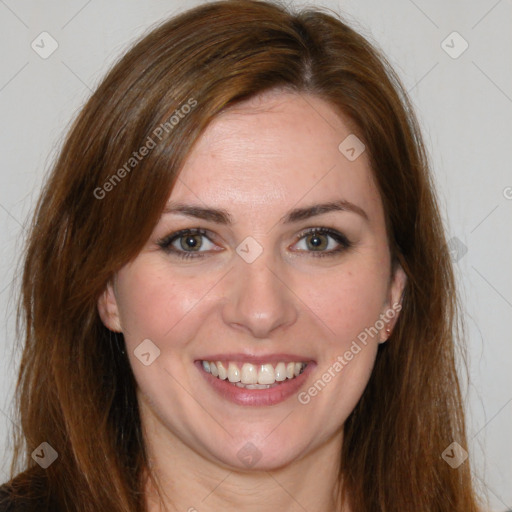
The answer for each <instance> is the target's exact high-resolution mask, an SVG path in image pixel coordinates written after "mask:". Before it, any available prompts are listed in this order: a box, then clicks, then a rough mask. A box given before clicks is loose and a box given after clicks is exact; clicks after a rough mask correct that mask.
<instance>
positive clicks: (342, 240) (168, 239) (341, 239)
mask: <svg viewBox="0 0 512 512" xmlns="http://www.w3.org/2000/svg"><path fill="white" fill-rule="evenodd" d="M208 233H209V232H208V231H207V230H205V229H201V228H188V229H182V230H180V231H176V232H175V233H171V234H169V235H167V236H165V237H164V238H162V239H160V240H158V241H157V245H159V246H160V247H161V248H162V249H163V250H164V251H165V252H167V253H171V254H174V255H176V256H177V257H178V258H181V259H194V258H203V257H204V256H205V255H206V254H207V251H201V252H198V251H180V250H177V249H176V248H174V247H172V243H173V242H174V241H175V240H179V239H180V238H181V237H184V236H185V235H201V236H204V237H206V238H208ZM311 235H328V236H330V237H331V238H332V239H334V240H335V241H336V242H337V243H338V244H340V247H338V248H337V249H331V250H330V251H320V252H317V251H305V252H309V253H311V255H312V256H313V257H314V258H323V257H333V256H336V255H339V254H340V253H342V252H344V251H345V250H347V249H349V248H350V247H352V243H351V242H350V241H349V240H348V238H347V237H346V236H345V235H343V234H341V233H339V232H338V231H335V230H333V229H329V228H309V229H306V230H304V231H302V232H301V233H300V234H299V235H298V237H297V242H299V241H300V240H302V239H303V238H305V237H307V236H311ZM210 242H211V240H210Z"/></svg>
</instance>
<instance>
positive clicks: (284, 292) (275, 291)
mask: <svg viewBox="0 0 512 512" xmlns="http://www.w3.org/2000/svg"><path fill="white" fill-rule="evenodd" d="M287 281H289V279H287V276H286V275H285V270H284V268H283V266H282V265H279V264H278V263H277V262H276V260H275V258H273V257H272V255H271V254H269V253H266V252H265V251H264V252H263V254H261V255H260V256H259V257H258V258H257V259H256V260H255V261H253V262H252V263H247V262H246V261H244V260H243V259H242V258H238V259H237V261H236V262H235V268H234V269H233V270H232V271H231V272H230V273H229V279H228V280H227V281H226V282H225V287H226V298H227V300H226V303H225V305H224V307H223V311H222V315H223V320H224V322H225V323H226V324H227V325H229V326H230V327H232V328H235V329H239V330H240V329H241V330H243V331H246V332H247V333H248V334H250V335H251V336H252V337H254V338H260V339H261V338H269V337H270V336H271V334H272V333H273V332H274V331H275V330H276V329H279V328H286V327H288V326H290V325H292V324H293V323H294V322H295V321H296V319H297V317H298V304H299V300H298V298H297V296H296V295H295V294H294V292H293V290H292V289H291V288H290V285H289V283H288V282H287Z"/></svg>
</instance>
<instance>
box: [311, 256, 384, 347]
mask: <svg viewBox="0 0 512 512" xmlns="http://www.w3.org/2000/svg"><path fill="white" fill-rule="evenodd" d="M384 268H385V267H384ZM386 292H387V274H385V273H383V272H382V270H381V269H379V268H378V267H377V266H365V267H363V266H361V265H357V264H355V265H351V268H348V267H347V268H343V269H339V270H335V271H332V272H330V273H329V274H326V275H324V276H322V277H319V276H318V275H317V276H315V278H314V280H311V282H310V283H309V287H308V289H307V290H306V289H305V293H307V296H308V301H307V305H308V306H309V307H310V308H311V310H313V311H314V312H315V313H316V314H317V315H318V317H319V318H320V319H321V320H322V322H323V324H324V325H325V326H326V328H327V332H328V333H329V337H330V338H331V339H334V340H336V341H335V342H334V344H336V345H337V346H338V347H340V345H345V344H346V343H347V342H348V343H350V341H351V340H352V339H355V338H356V337H357V336H358V335H359V334H360V333H361V332H363V331H364V329H365V328H369V327H371V326H373V325H374V324H375V322H376V320H377V319H378V318H379V315H380V314H381V313H382V306H383V303H384V300H385V297H386ZM341 348H342V347H341Z"/></svg>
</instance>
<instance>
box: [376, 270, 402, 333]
mask: <svg viewBox="0 0 512 512" xmlns="http://www.w3.org/2000/svg"><path fill="white" fill-rule="evenodd" d="M406 283H407V275H406V273H405V271H404V269H403V268H402V265H400V263H398V262H396V264H395V265H394V268H393V273H392V275H391V280H390V284H389V290H388V294H387V299H386V301H385V303H384V310H383V311H382V314H381V316H380V318H381V319H382V321H383V323H384V324H385V325H384V327H383V328H382V329H380V334H379V338H380V341H379V343H384V342H385V341H387V340H388V338H389V337H390V336H391V333H392V332H393V329H394V327H395V325H396V322H397V320H398V316H399V314H400V311H401V309H402V294H403V291H404V289H405V285H406Z"/></svg>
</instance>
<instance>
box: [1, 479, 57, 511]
mask: <svg viewBox="0 0 512 512" xmlns="http://www.w3.org/2000/svg"><path fill="white" fill-rule="evenodd" d="M42 484H43V482H41V479H39V478H34V475H32V474H31V473H30V471H28V472H25V473H22V474H20V475H18V476H17V477H15V478H14V479H13V480H11V481H9V482H7V483H4V484H3V485H0V512H32V511H33V510H37V511H43V510H55V509H54V508H51V507H47V506H46V505H47V504H48V493H47V490H46V489H45V488H44V487H43V486H42Z"/></svg>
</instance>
